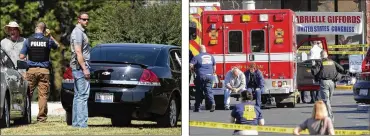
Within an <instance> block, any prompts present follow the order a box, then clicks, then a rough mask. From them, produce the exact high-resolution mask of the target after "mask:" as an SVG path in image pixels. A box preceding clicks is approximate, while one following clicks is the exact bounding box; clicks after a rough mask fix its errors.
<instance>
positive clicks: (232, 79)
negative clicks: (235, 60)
mask: <svg viewBox="0 0 370 136" xmlns="http://www.w3.org/2000/svg"><path fill="white" fill-rule="evenodd" d="M225 84H226V90H225V91H224V104H225V110H230V94H231V92H233V93H237V92H240V91H243V90H245V84H246V82H245V76H244V73H243V72H242V71H241V70H240V69H239V68H237V67H233V68H232V69H231V70H230V71H229V72H227V74H226V77H225Z"/></svg>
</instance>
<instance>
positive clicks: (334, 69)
mask: <svg viewBox="0 0 370 136" xmlns="http://www.w3.org/2000/svg"><path fill="white" fill-rule="evenodd" d="M321 58H322V59H321V61H318V62H316V63H317V64H316V65H315V66H312V68H311V72H312V74H313V75H314V76H315V78H316V79H318V80H319V82H320V92H319V93H320V98H319V99H322V100H323V101H324V102H325V104H326V107H327V109H328V115H329V117H330V118H331V120H332V121H333V122H334V115H333V111H332V109H331V104H330V101H331V97H332V96H333V91H334V89H335V83H334V82H333V80H336V78H338V77H337V75H338V72H339V73H346V71H345V70H344V69H343V67H342V66H341V65H339V64H337V63H335V62H334V61H333V60H331V59H328V54H327V52H326V51H325V50H323V51H322V52H321Z"/></svg>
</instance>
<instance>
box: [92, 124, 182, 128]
mask: <svg viewBox="0 0 370 136" xmlns="http://www.w3.org/2000/svg"><path fill="white" fill-rule="evenodd" d="M89 127H113V126H112V125H89ZM176 127H181V125H176ZM126 128H139V129H144V128H164V127H158V126H157V125H156V124H132V125H129V126H126Z"/></svg>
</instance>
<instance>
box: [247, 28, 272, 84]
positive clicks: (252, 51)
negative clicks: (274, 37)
mask: <svg viewBox="0 0 370 136" xmlns="http://www.w3.org/2000/svg"><path fill="white" fill-rule="evenodd" d="M245 26H246V32H247V33H248V34H247V35H246V36H245V37H246V38H245V39H247V40H248V41H247V42H248V44H247V46H245V47H246V48H248V49H249V50H248V52H247V56H246V59H247V61H248V63H247V65H248V66H249V64H250V63H253V62H254V63H256V64H257V66H258V69H259V70H261V72H262V73H263V75H264V77H265V78H269V79H270V78H271V61H270V60H271V59H272V58H271V56H270V39H271V38H270V36H271V32H270V27H271V25H270V24H269V23H267V22H250V23H246V24H245Z"/></svg>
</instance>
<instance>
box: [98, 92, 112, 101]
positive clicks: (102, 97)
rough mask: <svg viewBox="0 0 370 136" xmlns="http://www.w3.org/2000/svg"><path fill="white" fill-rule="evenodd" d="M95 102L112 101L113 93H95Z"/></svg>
mask: <svg viewBox="0 0 370 136" xmlns="http://www.w3.org/2000/svg"><path fill="white" fill-rule="evenodd" d="M95 102H101V103H112V102H113V93H95Z"/></svg>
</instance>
